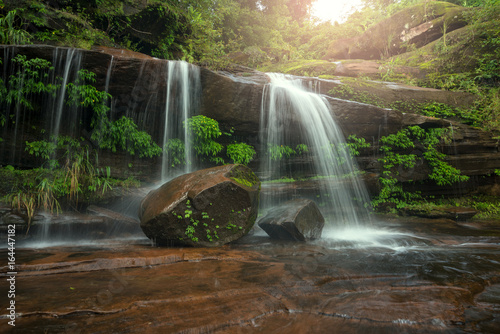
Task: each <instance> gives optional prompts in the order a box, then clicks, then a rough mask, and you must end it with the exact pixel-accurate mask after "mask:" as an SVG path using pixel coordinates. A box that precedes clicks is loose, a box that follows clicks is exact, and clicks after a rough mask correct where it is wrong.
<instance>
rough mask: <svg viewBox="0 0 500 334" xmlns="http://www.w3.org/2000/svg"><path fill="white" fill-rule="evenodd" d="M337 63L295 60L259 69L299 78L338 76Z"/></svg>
mask: <svg viewBox="0 0 500 334" xmlns="http://www.w3.org/2000/svg"><path fill="white" fill-rule="evenodd" d="M336 68H337V64H336V63H332V62H330V61H327V60H318V59H315V60H306V59H304V60H293V61H289V62H280V63H268V64H265V65H263V66H262V67H260V68H259V70H260V71H262V72H276V73H285V74H291V75H298V76H310V77H317V76H325V75H337V74H336V73H335V70H336Z"/></svg>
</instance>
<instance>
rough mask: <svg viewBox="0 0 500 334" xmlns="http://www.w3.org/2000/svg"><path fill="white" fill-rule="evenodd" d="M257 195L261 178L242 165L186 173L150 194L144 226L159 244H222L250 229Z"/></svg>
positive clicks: (144, 208) (143, 205)
mask: <svg viewBox="0 0 500 334" xmlns="http://www.w3.org/2000/svg"><path fill="white" fill-rule="evenodd" d="M259 191H260V181H259V179H258V178H257V177H256V176H255V174H254V173H253V172H252V171H251V170H250V169H249V168H248V167H245V166H243V165H226V166H221V167H213V168H209V169H203V170H199V171H196V172H193V173H189V174H184V175H181V176H179V177H177V178H175V179H173V180H171V181H169V182H167V183H165V184H164V185H162V186H161V187H160V188H158V189H156V190H153V191H151V192H150V193H149V194H148V195H147V196H146V198H145V199H144V200H143V202H142V203H141V208H140V213H139V217H140V220H141V228H142V230H143V231H144V233H145V234H146V236H147V237H148V238H150V239H151V240H153V241H155V242H156V243H157V244H159V245H170V244H180V245H188V246H205V247H215V246H221V245H224V244H226V243H229V242H231V241H234V240H237V239H239V238H241V237H242V236H244V235H245V234H247V233H248V231H250V229H251V228H252V226H253V225H254V223H255V219H256V217H257V211H258V204H259Z"/></svg>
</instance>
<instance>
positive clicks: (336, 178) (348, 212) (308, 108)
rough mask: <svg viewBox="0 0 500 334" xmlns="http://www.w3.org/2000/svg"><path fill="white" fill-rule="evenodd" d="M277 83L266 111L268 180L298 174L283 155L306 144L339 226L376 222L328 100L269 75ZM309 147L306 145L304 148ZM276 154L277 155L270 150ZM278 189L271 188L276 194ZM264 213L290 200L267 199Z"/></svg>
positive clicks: (267, 93) (266, 98) (264, 168)
mask: <svg viewBox="0 0 500 334" xmlns="http://www.w3.org/2000/svg"><path fill="white" fill-rule="evenodd" d="M268 76H269V77H270V79H271V82H270V83H269V84H268V85H266V86H265V88H264V94H263V101H262V111H261V121H260V122H261V132H260V133H261V144H262V145H263V147H262V152H268V155H267V158H266V159H263V160H262V162H261V173H262V174H263V176H262V177H263V178H264V179H280V178H281V177H282V176H285V175H283V171H284V172H285V173H287V175H286V176H289V174H290V173H292V171H291V170H290V166H289V165H285V162H284V161H283V159H280V158H279V157H277V155H278V154H277V153H276V152H280V149H281V148H282V147H287V146H288V147H292V148H293V147H296V145H300V144H305V145H307V150H308V153H309V156H310V160H311V162H310V164H311V166H310V168H311V169H312V170H313V172H314V173H315V174H316V177H315V179H317V180H318V182H319V183H320V192H321V193H320V194H318V195H316V197H320V196H321V200H322V201H323V203H322V206H325V207H326V209H328V211H329V212H330V215H329V217H328V218H329V219H328V218H327V220H330V221H331V223H333V224H334V225H336V226H339V225H340V226H344V227H346V226H349V227H355V226H359V225H360V224H362V223H364V222H368V221H369V220H370V216H369V210H368V209H366V208H365V207H364V206H363V204H364V203H369V196H368V194H367V191H366V189H365V186H364V184H363V182H362V181H361V180H360V179H359V178H358V177H357V176H356V170H357V169H356V166H355V163H354V162H353V160H352V159H351V157H350V155H349V153H348V150H347V146H346V143H345V140H344V136H343V134H342V132H341V130H340V129H339V127H338V126H337V124H336V123H335V121H334V118H333V117H332V111H331V110H330V107H329V104H328V102H327V101H326V99H325V98H323V97H321V96H320V95H318V94H315V93H313V92H310V91H308V90H306V89H305V87H304V85H303V83H302V82H301V80H300V79H294V78H292V77H289V76H285V75H282V74H274V73H271V74H268ZM302 147H303V146H302ZM273 151H274V152H275V153H274V154H271V153H270V152H273ZM272 188H273V187H271V192H273V190H272ZM267 197H268V198H270V200H267V201H264V202H263V203H262V206H263V209H266V208H268V207H271V206H273V205H276V204H277V203H276V202H280V201H283V200H286V199H285V198H282V197H280V196H279V194H278V193H275V194H273V195H272V196H267Z"/></svg>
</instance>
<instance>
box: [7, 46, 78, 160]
mask: <svg viewBox="0 0 500 334" xmlns="http://www.w3.org/2000/svg"><path fill="white" fill-rule="evenodd" d="M17 52H18V50H17V48H16V47H15V46H13V47H8V48H5V49H4V58H3V60H2V61H3V81H4V82H5V83H6V84H7V81H8V80H9V78H10V77H15V76H17V75H18V72H17V71H19V67H18V66H16V65H15V64H14V63H13V61H12V60H13V59H14V58H15V56H16V55H17ZM50 62H51V63H52V68H51V69H45V70H44V71H43V72H41V73H40V74H39V76H40V81H42V82H43V83H44V84H51V85H53V86H59V88H58V90H57V92H56V94H54V95H52V94H42V95H40V96H37V94H36V93H30V96H27V98H28V99H32V100H34V101H36V104H38V105H39V106H40V107H39V109H37V110H31V109H30V108H28V107H26V106H24V105H23V104H21V103H15V104H8V103H5V105H4V106H3V108H4V116H3V117H4V118H5V119H6V120H11V121H9V122H6V124H5V125H4V127H3V132H2V134H1V135H0V138H2V137H5V138H9V142H8V144H5V145H4V144H2V145H1V147H0V152H1V153H2V154H5V155H6V156H7V155H8V156H9V160H8V162H9V163H10V164H14V165H22V164H23V163H24V162H23V154H24V151H25V142H26V141H33V140H38V139H40V134H43V137H44V138H45V139H46V140H50V138H53V137H57V136H58V135H59V134H60V132H61V131H62V130H64V134H67V135H70V134H76V131H78V130H79V129H78V128H79V126H80V122H79V119H78V117H79V115H78V108H77V107H76V106H68V105H66V103H65V102H66V101H65V97H66V85H67V84H68V83H69V82H72V81H74V80H75V79H76V78H77V76H78V71H79V70H80V69H81V62H82V52H81V51H80V50H76V49H73V48H55V49H54V51H53V53H52V59H51V60H50ZM23 71H25V70H23ZM22 73H24V72H22ZM23 85H25V82H23V81H20V82H19V83H18V87H16V89H18V90H19V91H21V88H22V87H23ZM37 118H41V119H42V120H41V122H42V124H43V128H36V127H35V126H33V125H31V123H32V122H34V120H35V119H37ZM62 124H65V126H62ZM45 129H47V131H45Z"/></svg>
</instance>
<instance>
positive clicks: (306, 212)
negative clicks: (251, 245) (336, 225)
mask: <svg viewBox="0 0 500 334" xmlns="http://www.w3.org/2000/svg"><path fill="white" fill-rule="evenodd" d="M324 225H325V218H324V217H323V215H322V214H321V212H320V211H319V208H318V206H317V205H316V203H314V202H313V201H311V200H309V199H295V200H292V201H288V202H285V203H283V204H282V205H280V206H278V207H276V208H273V209H271V210H270V211H269V212H268V213H267V215H266V216H265V217H263V218H262V219H261V220H260V221H259V226H260V227H261V228H262V229H263V230H264V231H266V233H267V234H268V235H269V236H270V237H271V238H273V239H281V240H293V241H307V240H314V239H319V238H321V232H322V230H323V226H324Z"/></svg>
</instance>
